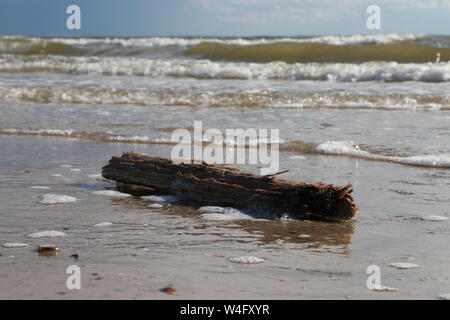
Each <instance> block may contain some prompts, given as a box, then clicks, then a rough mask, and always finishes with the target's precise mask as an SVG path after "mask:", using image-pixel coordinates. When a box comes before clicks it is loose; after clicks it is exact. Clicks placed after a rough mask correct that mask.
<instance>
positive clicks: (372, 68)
mask: <svg viewBox="0 0 450 320" xmlns="http://www.w3.org/2000/svg"><path fill="white" fill-rule="evenodd" d="M0 72H59V73H70V74H99V75H115V76H121V75H122V76H147V77H161V76H166V77H190V78H196V79H277V80H333V81H344V82H355V81H423V82H446V81H450V62H440V63H422V64H420V63H404V64H403V63H397V62H365V63H361V64H354V63H294V64H288V63H285V62H269V63H264V64H260V63H243V62H212V61H209V60H167V59H151V60H150V59H142V58H112V57H110V58H96V57H59V56H58V57H56V56H55V57H45V58H42V57H41V58H38V57H27V58H26V59H23V58H19V59H17V58H16V57H15V56H2V57H0Z"/></svg>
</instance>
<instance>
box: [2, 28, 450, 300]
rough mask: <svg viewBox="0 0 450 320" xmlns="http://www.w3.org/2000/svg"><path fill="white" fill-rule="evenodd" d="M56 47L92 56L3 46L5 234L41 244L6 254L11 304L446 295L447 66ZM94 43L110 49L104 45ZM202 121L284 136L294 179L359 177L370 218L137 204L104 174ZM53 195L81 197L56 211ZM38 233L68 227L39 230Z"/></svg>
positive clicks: (429, 42) (84, 43)
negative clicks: (50, 251)
mask: <svg viewBox="0 0 450 320" xmlns="http://www.w3.org/2000/svg"><path fill="white" fill-rule="evenodd" d="M2 39H3V40H1V41H0V43H1V45H3V46H4V47H5V46H8V45H10V44H8V43H9V42H8V41H10V40H8V39H6V40H8V41H6V40H5V37H3V38H2ZM19 40H20V39H19ZM19 40H17V39H16V40H14V39H13V40H12V41H19ZM47 40H48V39H47ZM47 40H45V41H47ZM209 40H211V39H209ZM212 40H213V41H216V42H222V43H223V42H226V43H225V44H226V45H242V46H247V45H255V44H258V45H259V44H267V42H269V43H272V42H275V43H277V42H285V41H286V39H225V40H224V39H215V40H214V39H212ZM287 40H288V41H291V42H296V43H305V42H306V43H308V41H310V42H317V43H325V44H331V45H345V46H349V45H359V44H364V45H371V44H372V45H375V44H376V43H379V44H389V43H397V42H398V41H400V42H402V43H403V42H408V43H409V42H413V43H414V45H426V46H430V47H431V48H443V47H448V39H447V38H442V37H441V38H440V37H424V36H412V35H409V36H400V35H390V36H381V35H380V36H372V37H370V36H360V37H356V36H355V37H347V38H346V37H343V38H342V37H320V38H314V39H309V40H308V39H303V38H302V39H287ZM2 41H3V42H2ZM30 41H31V43H32V45H33V44H35V43H36V42H37V43H38V46H39V45H40V44H39V41H43V40H42V39H31V40H27V39H25V40H23V39H22V40H20V41H19V42H20V43H21V44H20V45H23V46H25V49H26V48H28V47H27V46H29V45H30ZM52 41H53V42H55V41H56V42H58V41H59V42H60V43H61V44H64V45H71V46H75V47H77V48H78V49H79V50H82V53H81V54H80V52H78V51H77V52H71V53H70V54H67V52H65V51H64V52H61V51H58V50H62V49H61V48H64V47H61V46H56V47H51V46H50V49H51V50H57V51H56V52H47V53H45V52H44V53H43V52H42V51H39V50H41V49H39V48H38V49H39V50H38V51H33V50H37V49H36V48H37V47H33V48H31V50H32V51H28V53H26V54H24V53H23V52H15V53H14V54H11V52H8V53H7V54H2V55H0V60H1V61H2V62H3V63H2V66H0V75H1V77H0V110H1V116H0V145H1V147H2V152H1V156H0V190H1V191H0V216H1V219H0V245H1V244H11V243H16V244H17V243H26V244H28V245H29V246H28V247H22V248H11V247H10V246H8V245H6V246H5V247H0V265H1V268H0V287H1V288H2V290H0V298H55V297H57V298H64V297H67V298H126V299H128V298H155V299H165V298H168V297H169V296H167V295H166V294H165V293H162V292H159V291H158V290H159V289H160V288H162V287H166V286H169V285H170V286H173V287H175V288H176V292H175V293H174V295H173V296H170V298H236V297H238V298H254V299H257V298H271V299H284V298H292V299H297V298H309V299H313V298H322V299H360V298H369V299H398V298H411V299H418V298H425V299H436V298H437V297H438V296H439V295H443V294H446V293H448V292H449V287H448V283H449V261H450V255H449V253H448V249H447V247H448V239H449V234H450V227H449V223H450V222H449V220H448V219H445V218H448V217H449V214H450V212H449V211H448V203H449V201H450V198H449V191H450V182H449V181H450V180H449V178H450V171H449V168H450V147H449V144H448V141H449V135H450V131H449V126H448V123H449V119H450V117H449V114H448V111H449V109H450V98H449V95H448V80H449V79H450V78H449V77H448V74H449V73H448V62H447V61H441V62H439V63H437V64H434V63H421V62H414V63H411V64H405V63H397V62H389V61H384V62H383V61H382V62H380V61H378V62H370V61H369V62H363V63H359V62H353V63H350V64H339V63H334V62H333V63H331V62H330V63H319V62H317V63H306V64H302V63H299V64H289V63H286V62H271V63H269V64H260V63H249V62H236V61H232V62H231V61H222V60H220V61H210V60H205V59H199V58H198V57H189V56H186V55H184V54H183V52H184V50H187V49H189V48H192V47H194V46H197V45H199V44H200V43H201V42H204V41H203V40H202V39H181V38H176V39H174V38H165V39H162V38H157V39H156V38H155V39H109V40H106V39H100V40H99V39H97V40H94V39H53V40H52ZM96 41H97V42H96ZM99 42H100V44H99ZM374 43H375V44H374ZM118 44H120V45H118ZM99 46H100V47H102V46H103V48H107V49H108V48H109V49H111V48H112V49H111V50H112V51H111V52H109V53H107V54H105V55H101V54H99V53H98V52H96V51H95V50H96V49H98V48H99ZM120 46H123V48H122V49H123V50H124V51H123V52H121V51H120V50H119V49H118V47H120ZM137 47H139V48H140V50H141V51H139V53H138V54H135V53H130V52H134V51H133V50H135V49H136V48H137ZM21 48H22V49H23V47H21ZM0 49H1V50H3V51H2V52H5V50H6V49H4V48H3V47H1V46H0ZM22 49H21V50H22ZM25 49H23V50H25ZM28 49H29V48H28ZM28 49H26V50H28ZM109 49H108V50H109ZM83 50H84V51H83ZM90 50H91V51H90ZM92 50H94V51H92ZM36 52H37V53H39V54H36ZM442 57H444V56H442ZM432 58H433V59H434V57H432ZM430 59H431V58H430ZM52 68H53V69H52ZM380 70H381V71H380ZM305 79H306V80H305ZM324 79H328V80H325V81H324ZM375 80H376V81H375ZM392 81H394V82H392ZM430 81H433V82H430ZM194 121H203V129H208V128H218V129H220V130H222V131H224V130H225V129H227V128H231V129H236V128H244V129H247V128H256V129H258V128H269V129H270V128H277V129H280V142H281V143H280V171H284V170H289V171H288V172H287V173H284V174H282V175H281V177H283V178H288V179H297V180H304V181H309V182H319V181H324V182H326V183H334V184H338V185H346V184H348V183H351V184H353V185H354V197H355V199H356V202H357V204H358V206H359V207H360V214H359V215H358V216H357V217H355V219H354V220H352V221H348V222H346V223H340V224H336V223H324V222H316V221H314V222H313V221H292V220H288V219H281V220H272V219H270V217H268V216H267V214H264V213H261V212H237V211H233V210H231V209H218V208H215V209H211V208H209V209H207V208H202V209H201V210H198V209H199V208H201V207H203V206H205V204H200V203H192V202H189V201H185V200H183V201H175V200H174V199H169V198H166V199H162V200H167V199H168V200H169V201H159V200H161V199H159V198H147V199H145V198H144V199H143V198H139V197H132V196H129V197H124V196H123V194H118V193H117V192H116V191H117V190H116V188H115V185H114V184H113V183H112V182H110V181H106V180H104V179H102V178H101V176H100V172H101V167H102V166H104V165H105V164H106V163H107V161H108V160H109V159H110V157H111V156H112V155H120V154H122V152H126V151H134V152H138V153H145V154H149V155H152V156H162V157H169V156H170V153H171V150H172V147H173V144H172V142H171V139H170V138H171V133H172V131H173V130H174V129H176V128H186V129H188V130H190V131H192V130H193V128H192V127H193V125H194ZM241 168H243V169H245V170H249V171H252V172H258V169H259V168H258V167H256V166H254V165H243V166H241ZM46 194H47V195H48V194H51V195H57V196H58V197H55V196H51V197H50V198H49V197H48V196H47V198H48V199H49V200H52V201H54V200H55V199H63V200H64V199H65V200H67V199H70V198H65V197H62V198H61V197H60V196H68V197H73V198H76V201H75V202H67V201H63V202H66V203H61V204H43V203H41V201H42V200H43V199H44V198H43V197H44V195H46ZM152 200H153V201H152ZM155 200H158V201H155ZM50 202H51V201H50ZM42 231H59V232H64V233H65V234H66V235H65V236H62V237H50V238H30V237H27V236H28V235H30V234H32V233H36V232H42ZM48 244H53V245H57V246H58V248H59V249H60V250H59V252H58V254H57V255H55V256H51V257H43V256H39V255H38V253H37V252H36V248H37V246H38V245H48ZM75 254H77V255H78V258H77V259H76V258H75V257H74V256H73V255H75ZM239 257H246V258H245V259H244V258H243V259H233V258H239ZM248 257H255V258H258V259H264V260H263V261H262V260H258V259H254V258H248ZM230 259H231V260H230ZM235 260H236V261H238V263H236V261H235ZM239 261H258V262H260V263H239ZM73 264H75V265H78V266H79V267H80V268H81V272H82V289H81V290H80V291H76V290H75V291H70V290H67V288H66V279H67V277H68V274H66V269H67V267H69V266H70V265H73ZM390 264H391V265H392V264H393V265H396V266H404V265H405V264H414V265H418V267H416V268H413V269H397V268H395V267H392V266H390ZM370 265H378V266H379V267H380V268H381V285H382V286H386V287H391V288H396V289H398V291H393V292H388V291H372V290H369V289H368V288H367V286H366V280H367V278H368V277H369V275H368V274H367V273H366V270H367V267H369V266H370ZM43 287H45V290H43V289H42V288H43Z"/></svg>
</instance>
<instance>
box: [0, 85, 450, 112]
mask: <svg viewBox="0 0 450 320" xmlns="http://www.w3.org/2000/svg"><path fill="white" fill-rule="evenodd" d="M2 100H6V101H24V102H38V103H55V104H61V103H64V104H89V105H134V106H143V107H162V106H167V107H171V106H185V107H205V108H215V107H242V108H251V107H255V108H280V109H282V108H346V109H349V108H353V109H383V110H399V109H400V110H449V109H450V97H449V96H442V95H440V96H433V95H413V94H407V95H405V94H386V95H380V94H378V95H376V94H372V95H364V94H346V93H332V92H331V93H302V92H277V91H268V90H261V91H259V92H245V91H244V92H216V93H214V92H203V91H200V92H195V91H173V90H161V91H149V90H125V89H116V88H111V87H103V88H102V87H64V86H63V87H9V88H0V101H2Z"/></svg>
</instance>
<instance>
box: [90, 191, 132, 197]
mask: <svg viewBox="0 0 450 320" xmlns="http://www.w3.org/2000/svg"><path fill="white" fill-rule="evenodd" d="M92 194H96V195H100V196H107V197H121V198H128V197H131V194H128V193H122V192H119V191H115V190H100V191H94V192H92Z"/></svg>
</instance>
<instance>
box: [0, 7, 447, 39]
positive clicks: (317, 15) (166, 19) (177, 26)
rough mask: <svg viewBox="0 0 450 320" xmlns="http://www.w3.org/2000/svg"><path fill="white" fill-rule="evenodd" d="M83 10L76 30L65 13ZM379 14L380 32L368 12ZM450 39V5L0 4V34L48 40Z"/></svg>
mask: <svg viewBox="0 0 450 320" xmlns="http://www.w3.org/2000/svg"><path fill="white" fill-rule="evenodd" d="M71 4H76V5H79V6H80V8H81V23H82V28H81V30H68V29H67V28H66V19H67V16H68V15H67V14H66V8H67V7H68V6H69V5H71ZM371 4H375V5H378V6H379V7H380V8H381V23H382V24H381V27H382V28H381V30H374V31H371V30H368V29H367V28H366V19H367V16H368V15H367V13H366V8H367V7H368V6H369V5H371ZM370 33H421V34H441V35H442V34H450V0H378V1H376V0H370V1H366V0H1V1H0V34H21V35H47V36H50V35H52V36H55V35H59V36H186V35H200V36H212V35H217V36H252V35H268V36H279V35H320V34H322V35H323V34H370Z"/></svg>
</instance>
